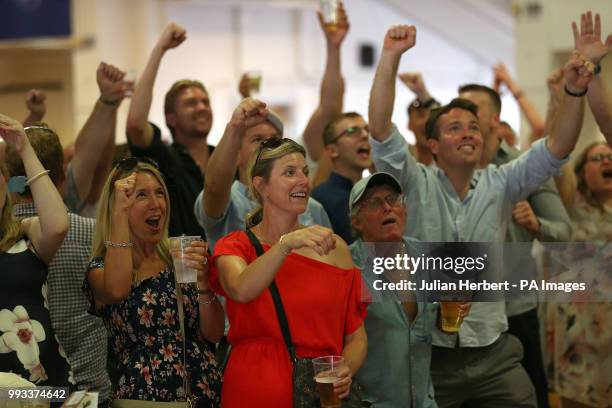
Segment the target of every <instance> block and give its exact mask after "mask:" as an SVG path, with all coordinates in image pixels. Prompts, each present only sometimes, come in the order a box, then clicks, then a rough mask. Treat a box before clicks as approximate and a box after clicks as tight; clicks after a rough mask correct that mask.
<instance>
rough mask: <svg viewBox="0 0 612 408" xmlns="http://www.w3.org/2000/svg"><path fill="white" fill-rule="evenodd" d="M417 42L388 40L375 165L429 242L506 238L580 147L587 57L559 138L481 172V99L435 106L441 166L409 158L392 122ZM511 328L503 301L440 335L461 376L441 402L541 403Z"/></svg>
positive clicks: (571, 87) (406, 34) (373, 102)
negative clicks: (393, 180) (396, 187)
mask: <svg viewBox="0 0 612 408" xmlns="http://www.w3.org/2000/svg"><path fill="white" fill-rule="evenodd" d="M415 43H416V28H415V27H414V26H406V25H400V26H393V27H391V28H390V29H389V31H388V32H387V34H386V36H385V40H384V46H383V51H382V54H381V58H380V62H379V65H378V69H377V72H376V77H375V79H374V84H373V86H372V93H371V97H370V105H369V118H370V128H371V135H372V139H371V140H370V144H371V145H372V153H373V157H374V162H375V165H376V167H377V169H379V170H381V171H386V172H389V173H391V174H393V175H394V176H396V177H397V178H398V180H399V182H400V185H401V186H402V187H403V191H404V197H405V199H406V204H407V207H408V209H409V211H410V213H411V216H410V219H409V221H408V223H407V232H408V233H410V235H411V236H414V237H415V238H417V239H420V240H423V241H428V242H442V241H463V242H469V241H480V242H503V240H504V238H505V235H506V227H507V223H508V219H509V218H510V214H511V211H512V208H513V207H514V205H515V204H516V203H517V202H518V201H520V200H522V199H524V198H526V197H527V196H528V195H529V194H530V193H531V192H533V191H534V190H535V189H536V188H537V187H538V186H539V185H541V184H543V183H544V182H545V181H546V180H547V179H549V178H550V177H551V176H552V175H554V174H556V173H557V172H558V171H559V169H560V167H561V166H562V165H563V164H564V163H565V162H566V160H567V156H568V155H569V153H570V152H571V151H572V150H573V148H574V146H575V144H576V141H577V139H578V135H579V133H580V124H581V123H582V122H581V118H582V113H583V107H584V101H583V98H580V97H577V96H576V95H579V94H580V91H582V90H583V89H585V88H586V87H587V85H588V83H589V81H590V80H591V78H592V73H591V74H589V71H588V69H586V67H585V60H584V58H583V57H581V56H578V55H573V56H572V57H571V59H570V61H569V62H568V64H567V66H566V68H565V77H566V84H567V93H568V95H566V98H565V99H564V100H563V102H562V104H561V107H560V111H559V115H558V123H556V124H555V126H554V127H553V132H552V134H551V136H550V137H549V138H547V139H545V140H541V141H539V142H537V143H535V144H534V145H533V147H532V148H531V149H529V150H528V151H527V152H526V153H525V154H524V155H522V156H521V157H519V158H518V159H516V160H513V161H511V162H510V163H507V164H505V165H503V166H500V167H496V166H489V167H487V168H486V169H484V170H477V167H478V165H479V162H480V160H481V156H482V154H483V138H482V135H481V132H480V125H479V122H478V113H477V107H476V106H475V105H474V104H473V103H471V102H469V101H466V100H463V99H456V100H453V101H452V102H451V103H450V104H448V105H446V106H443V107H441V108H440V109H437V110H434V111H433V112H432V113H431V115H430V118H429V120H428V122H427V125H426V132H427V137H428V143H429V146H430V149H431V151H432V154H433V155H434V158H435V160H436V164H437V166H436V167H434V168H429V167H425V166H423V165H420V164H418V163H417V162H416V160H415V159H414V158H413V157H412V156H410V155H409V154H408V153H407V149H406V142H405V140H404V139H403V137H402V136H401V135H400V134H399V132H398V131H397V128H396V127H395V126H394V125H393V123H392V122H391V114H392V111H393V104H394V99H395V94H394V91H395V77H396V76H397V69H398V66H399V61H400V58H401V56H402V54H403V53H404V52H405V51H407V50H408V49H410V48H412V47H413V46H414V44H415ZM507 328H508V323H507V318H506V315H505V307H504V303H503V302H489V303H484V302H479V303H474V304H473V306H472V309H471V311H470V315H469V316H468V317H467V318H466V319H465V320H464V322H463V324H462V325H461V328H460V330H459V332H458V333H457V334H453V335H448V334H444V333H441V332H440V331H436V332H434V339H433V343H434V344H435V345H437V346H438V347H437V348H438V349H439V352H437V353H435V354H434V357H433V361H432V367H433V366H436V365H438V364H444V363H447V364H448V366H447V370H446V373H449V372H451V373H453V374H452V375H445V376H444V377H443V380H444V381H441V382H440V383H437V384H436V391H437V397H436V398H437V402H438V404H439V405H440V406H442V407H459V406H460V405H461V404H462V403H464V402H469V403H471V404H476V405H477V406H491V405H487V404H494V405H493V406H497V407H505V406H508V407H511V406H512V407H516V406H524V407H535V406H536V401H535V393H534V389H533V385H532V384H531V382H530V380H529V378H528V377H527V374H526V373H525V370H524V369H523V368H522V367H521V365H520V359H521V358H522V350H521V346H520V343H519V342H518V340H516V338H514V337H513V336H510V335H507V334H506V333H505V332H506V330H507ZM436 354H437V355H436ZM436 360H437V361H436ZM451 366H452V367H456V370H453V369H451ZM449 370H450V371H449ZM438 386H440V388H441V389H444V390H445V392H444V393H443V394H441V393H440V392H439V391H438ZM449 389H452V390H453V392H448V390H449Z"/></svg>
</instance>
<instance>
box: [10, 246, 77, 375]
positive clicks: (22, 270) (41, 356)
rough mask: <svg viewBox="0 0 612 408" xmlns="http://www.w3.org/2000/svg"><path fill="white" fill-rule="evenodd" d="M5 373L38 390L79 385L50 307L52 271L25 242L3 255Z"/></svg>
mask: <svg viewBox="0 0 612 408" xmlns="http://www.w3.org/2000/svg"><path fill="white" fill-rule="evenodd" d="M0 272H1V274H2V285H1V286H0V372H12V373H15V374H18V375H20V376H21V377H23V378H25V379H26V380H28V381H30V382H33V383H34V384H36V385H37V386H53V387H71V386H73V385H74V380H73V376H72V372H71V369H70V365H69V363H68V360H67V358H66V353H64V350H63V349H62V347H61V346H60V344H59V341H58V340H57V338H56V336H55V333H54V332H53V328H52V327H51V316H50V314H49V309H48V306H47V299H46V296H47V289H46V282H47V266H46V265H45V264H44V263H43V262H42V261H41V260H39V259H38V257H37V256H36V255H35V254H34V252H32V251H31V250H30V248H29V247H28V244H27V243H26V241H25V240H20V241H18V242H17V243H16V244H15V245H13V246H12V247H11V248H10V249H9V250H8V251H7V252H4V253H0Z"/></svg>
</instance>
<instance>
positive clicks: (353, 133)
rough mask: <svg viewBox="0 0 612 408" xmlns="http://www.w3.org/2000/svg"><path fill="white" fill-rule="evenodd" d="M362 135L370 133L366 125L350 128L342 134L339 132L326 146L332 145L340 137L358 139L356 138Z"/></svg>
mask: <svg viewBox="0 0 612 408" xmlns="http://www.w3.org/2000/svg"><path fill="white" fill-rule="evenodd" d="M363 133H365V134H366V135H367V134H369V133H370V128H369V127H368V125H365V126H350V127H347V128H346V129H344V130H343V131H342V132H340V133H339V134H338V136H336V137H334V138H333V139H332V140H330V141H329V143H328V144H331V143H334V142H335V141H336V140H338V139H340V138H341V137H342V136H348V137H358V136H361V135H362V134H363Z"/></svg>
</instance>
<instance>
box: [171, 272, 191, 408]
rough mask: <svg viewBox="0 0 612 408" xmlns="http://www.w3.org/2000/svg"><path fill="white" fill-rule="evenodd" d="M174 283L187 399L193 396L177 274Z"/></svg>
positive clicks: (181, 298) (181, 291) (183, 314)
mask: <svg viewBox="0 0 612 408" xmlns="http://www.w3.org/2000/svg"><path fill="white" fill-rule="evenodd" d="M174 283H175V285H176V304H177V306H178V318H179V325H180V329H181V337H182V338H183V368H184V369H185V378H184V380H183V384H184V387H185V396H186V397H187V401H189V398H190V397H191V378H190V377H189V369H188V368H187V346H186V343H187V339H186V336H185V312H184V311H183V289H182V288H181V284H180V283H178V281H177V280H176V274H175V275H174Z"/></svg>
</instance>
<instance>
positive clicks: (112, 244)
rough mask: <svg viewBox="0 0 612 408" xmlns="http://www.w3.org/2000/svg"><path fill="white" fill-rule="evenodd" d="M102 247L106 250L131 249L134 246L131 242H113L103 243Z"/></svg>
mask: <svg viewBox="0 0 612 408" xmlns="http://www.w3.org/2000/svg"><path fill="white" fill-rule="evenodd" d="M104 246H105V247H107V248H131V247H133V246H134V243H133V242H131V241H130V242H113V241H104Z"/></svg>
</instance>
